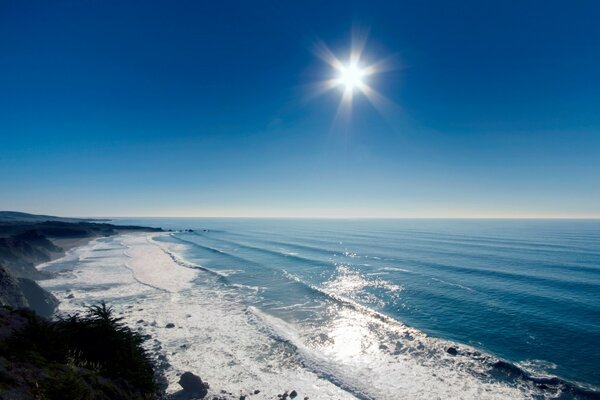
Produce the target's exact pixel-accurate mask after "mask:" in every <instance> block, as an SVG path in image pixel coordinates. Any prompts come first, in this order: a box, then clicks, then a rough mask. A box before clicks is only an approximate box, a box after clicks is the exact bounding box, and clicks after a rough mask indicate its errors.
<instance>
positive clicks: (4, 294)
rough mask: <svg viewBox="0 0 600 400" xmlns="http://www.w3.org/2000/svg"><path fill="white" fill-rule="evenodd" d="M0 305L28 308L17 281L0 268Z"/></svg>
mask: <svg viewBox="0 0 600 400" xmlns="http://www.w3.org/2000/svg"><path fill="white" fill-rule="evenodd" d="M0 305H2V306H9V307H12V308H25V307H29V303H28V302H27V299H26V298H25V294H24V293H23V291H22V290H21V285H20V284H19V280H18V279H17V278H15V277H14V276H12V274H11V273H9V272H8V271H6V270H5V269H4V268H3V267H2V266H0Z"/></svg>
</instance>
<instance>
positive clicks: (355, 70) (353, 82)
mask: <svg viewBox="0 0 600 400" xmlns="http://www.w3.org/2000/svg"><path fill="white" fill-rule="evenodd" d="M364 76H365V71H364V70H363V69H360V68H359V67H358V66H357V65H355V64H350V65H343V66H341V67H340V75H339V77H338V83H339V84H340V85H342V86H343V87H344V88H345V89H347V90H354V88H357V87H360V86H362V85H363V77H364Z"/></svg>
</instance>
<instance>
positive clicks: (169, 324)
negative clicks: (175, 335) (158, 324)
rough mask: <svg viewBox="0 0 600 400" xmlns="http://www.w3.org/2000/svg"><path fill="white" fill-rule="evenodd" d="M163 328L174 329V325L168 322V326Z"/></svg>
mask: <svg viewBox="0 0 600 400" xmlns="http://www.w3.org/2000/svg"><path fill="white" fill-rule="evenodd" d="M165 328H169V329H170V328H175V324H174V323H172V322H169V323H168V324H166V325H165Z"/></svg>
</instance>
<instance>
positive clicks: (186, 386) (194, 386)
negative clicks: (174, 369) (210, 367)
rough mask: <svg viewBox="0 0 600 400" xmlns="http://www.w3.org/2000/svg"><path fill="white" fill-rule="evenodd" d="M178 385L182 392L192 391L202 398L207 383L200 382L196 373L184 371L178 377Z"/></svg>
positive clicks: (204, 394) (205, 393)
mask: <svg viewBox="0 0 600 400" xmlns="http://www.w3.org/2000/svg"><path fill="white" fill-rule="evenodd" d="M179 386H181V387H182V388H183V391H184V392H187V393H194V394H195V395H197V396H198V397H199V398H201V399H203V398H204V397H205V396H206V395H207V394H208V388H209V386H208V383H205V382H202V379H200V377H199V376H198V375H194V374H192V373H191V372H184V373H183V374H182V375H181V377H180V378H179Z"/></svg>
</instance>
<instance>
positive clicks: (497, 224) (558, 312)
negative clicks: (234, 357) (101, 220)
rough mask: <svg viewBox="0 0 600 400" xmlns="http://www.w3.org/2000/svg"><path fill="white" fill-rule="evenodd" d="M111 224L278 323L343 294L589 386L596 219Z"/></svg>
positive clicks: (597, 307)
mask: <svg viewBox="0 0 600 400" xmlns="http://www.w3.org/2000/svg"><path fill="white" fill-rule="evenodd" d="M114 222H116V223H122V224H140V225H150V226H160V227H162V228H165V229H173V230H176V231H177V232H173V234H172V235H171V236H170V237H167V238H165V239H162V240H168V241H173V242H176V243H180V244H182V245H184V246H183V248H184V249H185V250H184V251H183V253H184V254H182V256H183V257H185V259H187V260H189V261H191V262H193V263H195V264H198V265H201V266H202V267H204V268H206V269H209V270H212V271H215V272H218V273H221V275H222V276H223V284H227V285H233V286H236V285H237V286H239V287H240V288H241V290H246V291H247V292H248V296H246V297H244V299H245V300H244V301H246V302H248V303H249V304H250V305H252V306H254V307H256V308H258V309H260V310H261V311H262V312H265V313H267V314H269V315H273V316H275V317H277V318H279V319H282V320H284V321H290V322H294V323H300V324H301V323H306V324H309V323H312V324H318V323H319V321H325V320H326V319H327V318H328V315H327V314H328V313H329V312H330V308H328V307H327V306H326V304H328V303H331V302H332V301H333V300H337V299H342V300H344V301H346V300H347V301H348V302H350V304H360V305H362V306H365V307H367V308H369V309H372V310H374V311H377V312H380V313H382V314H385V315H387V316H390V317H392V318H394V319H396V320H398V321H401V322H403V323H404V324H406V325H409V326H412V327H415V328H417V329H419V330H422V331H424V332H426V333H427V334H429V335H431V336H433V337H439V338H444V339H449V340H452V341H456V342H458V343H463V344H468V345H471V346H474V347H476V348H479V349H481V350H484V351H485V352H489V353H491V354H493V355H495V356H497V357H500V358H502V359H504V360H507V361H509V362H510V363H513V364H515V365H517V366H519V367H520V368H522V369H523V370H524V371H527V373H528V374H529V375H531V376H558V377H560V378H562V379H564V380H567V381H570V382H575V383H577V384H579V385H581V386H585V387H588V388H591V389H592V390H598V388H599V387H600V373H599V372H598V368H597V360H598V359H600V221H579V220H572V221H569V220H386V221H384V220H292V219H290V220H286V219H220V218H219V219H217V218H207V219H162V218H154V219H118V220H115V221H114ZM187 229H192V230H193V232H182V231H181V230H187ZM508 374H509V375H510V374H511V373H510V371H509V372H508Z"/></svg>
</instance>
